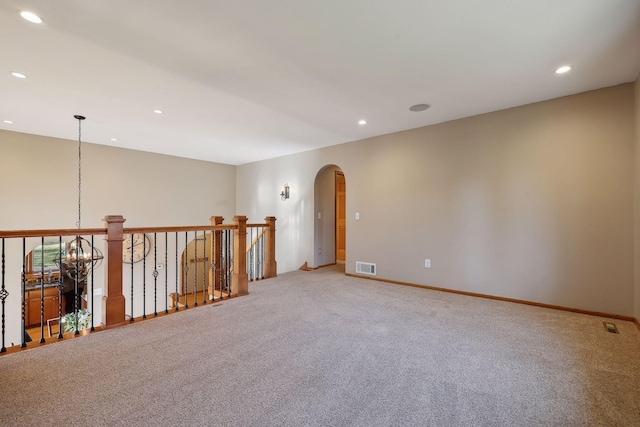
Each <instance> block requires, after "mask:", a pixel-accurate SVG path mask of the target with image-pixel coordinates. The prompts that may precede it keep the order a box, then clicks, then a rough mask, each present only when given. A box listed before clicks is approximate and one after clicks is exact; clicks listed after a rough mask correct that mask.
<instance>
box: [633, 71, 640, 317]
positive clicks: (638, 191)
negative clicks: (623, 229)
mask: <svg viewBox="0 0 640 427" xmlns="http://www.w3.org/2000/svg"><path fill="white" fill-rule="evenodd" d="M634 89H635V90H634V94H635V96H634V99H635V125H636V144H635V154H636V156H635V167H636V170H635V172H636V175H635V178H636V179H635V193H634V199H635V248H636V250H635V257H634V261H635V310H634V311H635V318H636V319H637V320H638V321H640V74H638V77H637V78H636V82H635V84H634Z"/></svg>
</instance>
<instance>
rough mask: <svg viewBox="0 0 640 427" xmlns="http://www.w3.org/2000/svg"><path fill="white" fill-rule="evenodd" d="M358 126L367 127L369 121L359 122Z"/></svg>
mask: <svg viewBox="0 0 640 427" xmlns="http://www.w3.org/2000/svg"><path fill="white" fill-rule="evenodd" d="M358 124H359V125H360V126H364V125H366V124H367V121H366V120H360V121H359V122H358Z"/></svg>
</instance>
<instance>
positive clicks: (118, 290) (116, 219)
mask: <svg viewBox="0 0 640 427" xmlns="http://www.w3.org/2000/svg"><path fill="white" fill-rule="evenodd" d="M104 221H105V222H106V223H107V239H106V243H107V250H106V255H107V256H106V263H107V268H106V269H105V274H106V276H107V277H106V280H105V283H106V289H105V295H104V296H103V297H102V324H103V325H104V327H105V328H106V329H109V328H114V327H116V326H122V325H124V324H125V311H124V307H125V299H124V295H122V241H123V240H124V238H123V235H122V228H123V225H122V224H124V222H125V219H124V218H123V217H122V215H108V216H106V217H105V218H104Z"/></svg>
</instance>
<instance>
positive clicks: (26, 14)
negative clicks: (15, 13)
mask: <svg viewBox="0 0 640 427" xmlns="http://www.w3.org/2000/svg"><path fill="white" fill-rule="evenodd" d="M20 16H22V17H23V18H24V19H26V20H27V21H29V22H33V23H34V24H42V18H40V17H39V16H38V15H36V14H35V13H33V12H27V11H26V10H23V11H22V12H20Z"/></svg>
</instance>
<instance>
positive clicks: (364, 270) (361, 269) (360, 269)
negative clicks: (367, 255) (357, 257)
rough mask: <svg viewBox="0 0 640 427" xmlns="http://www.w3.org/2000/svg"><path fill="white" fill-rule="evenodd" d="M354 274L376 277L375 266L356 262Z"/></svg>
mask: <svg viewBox="0 0 640 427" xmlns="http://www.w3.org/2000/svg"><path fill="white" fill-rule="evenodd" d="M356 273H358V274H368V275H369V276H375V275H376V265H375V264H372V263H370V262H360V261H356Z"/></svg>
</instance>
